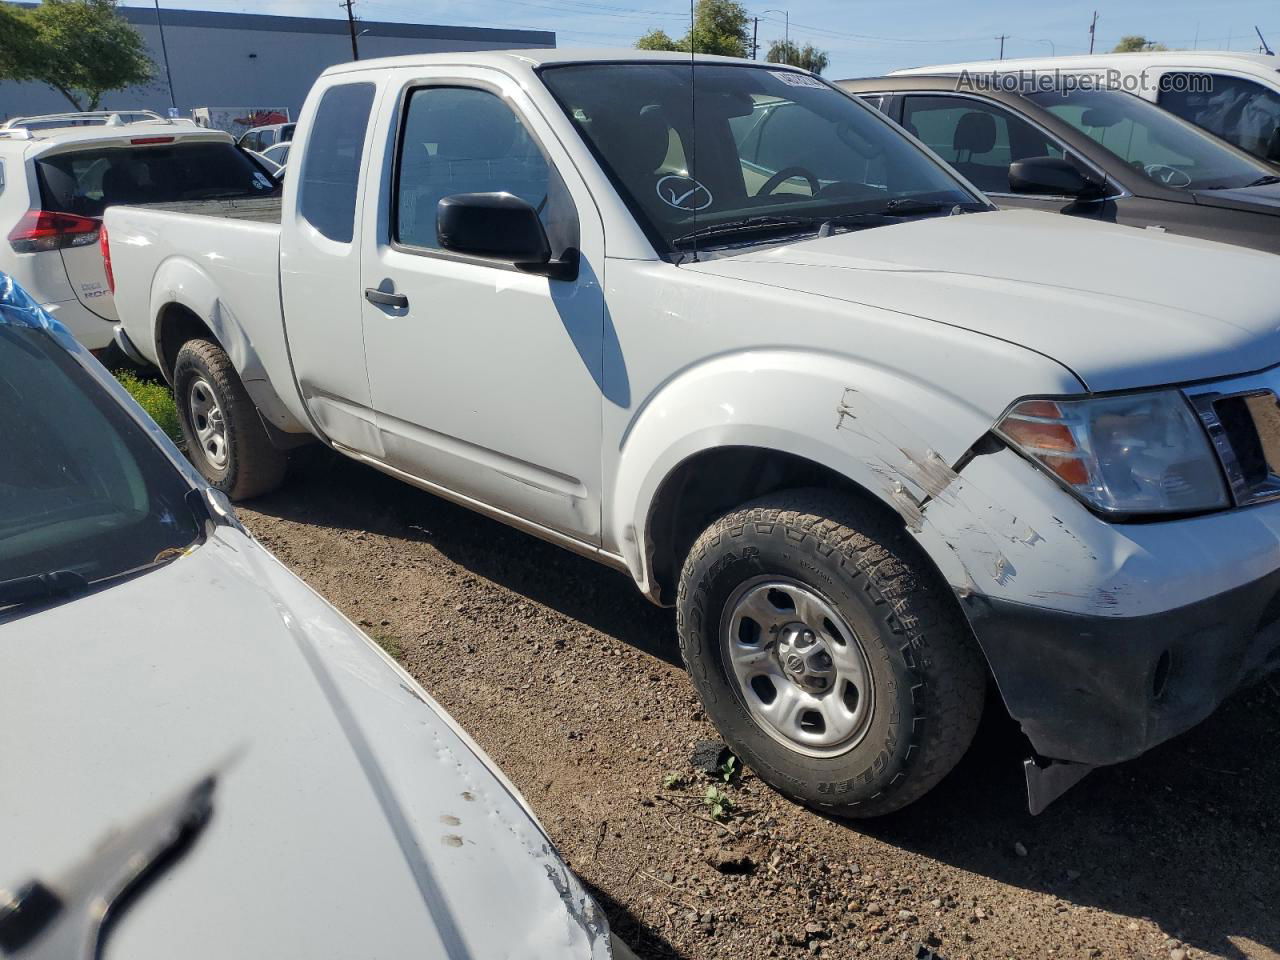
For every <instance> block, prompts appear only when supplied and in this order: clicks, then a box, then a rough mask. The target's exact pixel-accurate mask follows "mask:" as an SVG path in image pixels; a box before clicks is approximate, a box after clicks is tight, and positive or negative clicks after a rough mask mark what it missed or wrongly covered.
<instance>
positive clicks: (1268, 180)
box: [1197, 173, 1280, 190]
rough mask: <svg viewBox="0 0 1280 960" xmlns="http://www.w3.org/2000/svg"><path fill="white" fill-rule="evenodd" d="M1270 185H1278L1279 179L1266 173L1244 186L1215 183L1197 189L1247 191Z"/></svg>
mask: <svg viewBox="0 0 1280 960" xmlns="http://www.w3.org/2000/svg"><path fill="white" fill-rule="evenodd" d="M1272 183H1280V177H1278V176H1276V175H1275V174H1273V173H1267V174H1263V175H1262V176H1260V177H1259V178H1258V179H1257V180H1254V181H1252V182H1251V183H1245V184H1232V183H1215V184H1212V185H1210V186H1207V187H1198V188H1197V189H1199V190H1247V189H1249V188H1250V187H1265V186H1268V185H1269V184H1272Z"/></svg>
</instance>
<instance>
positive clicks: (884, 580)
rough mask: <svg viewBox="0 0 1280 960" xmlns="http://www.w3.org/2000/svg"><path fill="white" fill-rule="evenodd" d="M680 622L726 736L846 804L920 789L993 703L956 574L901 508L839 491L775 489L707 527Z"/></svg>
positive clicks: (858, 805) (785, 779) (741, 752)
mask: <svg viewBox="0 0 1280 960" xmlns="http://www.w3.org/2000/svg"><path fill="white" fill-rule="evenodd" d="M677 624H678V629H679V634H680V649H681V654H682V656H683V657H684V662H685V665H686V667H687V668H688V670H689V674H690V676H691V677H692V679H693V683H694V686H695V687H696V688H697V690H698V694H699V696H700V697H701V698H702V703H703V705H704V707H705V708H706V711H707V714H708V716H709V717H710V718H711V721H712V722H713V723H714V724H715V725H716V727H717V728H718V729H719V730H720V732H721V734H723V735H724V737H725V740H726V741H727V743H728V744H729V746H730V748H731V749H733V751H734V752H735V753H737V754H738V756H740V757H741V758H742V760H743V761H744V762H745V763H747V764H748V765H749V766H751V767H752V769H754V770H755V771H756V773H757V774H759V776H760V777H761V778H762V779H764V780H765V781H766V782H768V783H769V784H771V785H772V786H773V787H775V788H776V789H778V790H780V791H781V792H782V793H784V794H786V795H788V796H790V797H792V798H793V799H795V800H798V801H799V802H801V803H803V804H806V805H807V806H810V807H814V808H815V809H819V810H822V811H825V812H828V813H832V814H835V815H838V816H846V817H873V816H879V815H881V814H885V813H890V812H892V811H894V810H897V809H900V808H901V807H904V806H906V805H907V804H909V803H912V802H913V801H915V800H917V799H919V798H920V797H921V796H923V795H924V794H925V793H927V792H928V791H929V790H930V789H931V788H932V787H933V786H934V785H935V784H937V782H938V781H939V780H941V779H942V778H943V777H944V776H945V775H946V774H947V773H948V772H949V771H950V770H951V769H952V768H953V767H954V766H955V765H956V763H958V762H959V760H960V758H961V757H962V756H963V755H964V752H965V750H966V749H967V748H968V746H969V743H970V742H971V741H972V739H973V735H974V732H975V730H976V729H977V726H978V720H979V718H980V717H981V714H982V705H983V700H984V697H985V693H986V672H985V667H984V664H983V661H982V656H981V653H980V652H979V651H978V649H977V646H976V643H975V642H974V640H973V638H972V636H971V634H970V633H969V631H968V628H967V626H966V624H965V623H964V621H963V619H962V616H961V614H960V611H959V610H958V609H957V608H956V606H955V602H954V600H953V599H952V598H951V597H950V596H949V595H948V593H947V589H946V587H945V585H944V584H942V583H941V582H940V581H939V578H938V576H937V575H936V573H935V572H934V571H933V569H932V568H931V567H930V566H929V564H928V562H927V561H926V559H925V558H924V556H923V554H922V553H921V551H920V549H919V547H917V546H916V544H915V543H914V542H913V541H912V540H911V539H910V538H909V537H908V536H907V534H906V533H905V531H903V530H902V527H901V525H900V524H898V523H895V522H894V519H893V518H892V517H891V516H889V515H886V514H883V513H882V512H881V511H879V510H878V509H875V508H874V507H872V508H867V507H866V506H865V505H861V504H858V503H857V501H855V500H852V499H850V498H849V497H847V496H842V495H840V494H838V493H835V492H832V491H827V490H797V491H784V492H780V493H775V494H770V495H768V496H766V497H763V498H761V499H759V500H756V501H754V502H753V503H750V504H747V505H746V506H743V507H741V508H739V509H737V510H735V511H734V512H732V513H730V514H728V515H727V516H725V517H722V518H721V519H719V520H717V521H716V522H715V523H713V524H712V525H711V526H710V527H708V528H707V529H706V531H704V532H703V534H702V535H701V536H700V537H699V538H698V539H697V541H696V542H695V543H694V545H693V548H692V549H691V550H690V553H689V556H688V559H687V560H686V561H685V565H684V569H683V571H682V573H681V577H680V587H679V597H678V600H677Z"/></svg>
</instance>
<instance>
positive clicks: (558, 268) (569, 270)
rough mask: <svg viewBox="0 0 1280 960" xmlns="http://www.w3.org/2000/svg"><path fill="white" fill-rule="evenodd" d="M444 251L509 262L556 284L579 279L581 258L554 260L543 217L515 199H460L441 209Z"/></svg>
mask: <svg viewBox="0 0 1280 960" xmlns="http://www.w3.org/2000/svg"><path fill="white" fill-rule="evenodd" d="M436 234H437V236H438V237H439V239H440V246H441V247H442V248H443V249H445V250H452V251H454V252H455V253H465V254H470V255H471V256H476V257H489V258H492V259H496V260H509V261H511V262H512V263H513V264H514V265H515V266H516V267H517V268H518V269H520V270H525V271H527V272H529V273H539V274H543V275H544V276H548V277H551V278H553V279H556V280H571V279H573V278H574V277H576V276H577V275H578V265H577V260H576V257H566V258H565V259H564V260H552V259H551V244H550V243H549V242H548V241H547V233H546V231H545V230H543V229H542V221H541V220H539V219H538V211H537V210H535V209H534V208H533V206H532V205H530V204H529V203H527V202H526V201H524V200H521V199H520V198H519V197H516V196H513V195H512V194H509V193H457V194H454V195H453V196H451V197H445V198H444V199H443V200H441V201H440V203H439V205H438V206H437V208H436Z"/></svg>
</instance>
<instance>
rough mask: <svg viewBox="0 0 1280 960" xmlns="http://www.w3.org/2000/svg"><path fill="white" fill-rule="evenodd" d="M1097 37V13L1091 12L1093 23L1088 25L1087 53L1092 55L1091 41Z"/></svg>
mask: <svg viewBox="0 0 1280 960" xmlns="http://www.w3.org/2000/svg"><path fill="white" fill-rule="evenodd" d="M1097 37H1098V11H1097V10H1095V11H1093V22H1092V23H1090V24H1089V52H1090V53H1093V41H1094V40H1096V39H1097Z"/></svg>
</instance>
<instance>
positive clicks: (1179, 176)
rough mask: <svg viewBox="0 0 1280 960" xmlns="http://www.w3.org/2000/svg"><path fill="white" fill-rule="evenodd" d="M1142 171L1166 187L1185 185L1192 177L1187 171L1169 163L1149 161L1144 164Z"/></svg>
mask: <svg viewBox="0 0 1280 960" xmlns="http://www.w3.org/2000/svg"><path fill="white" fill-rule="evenodd" d="M1142 172H1143V173H1145V174H1146V175H1147V176H1148V177H1151V178H1152V179H1153V180H1155V181H1157V182H1159V183H1163V184H1164V185H1165V186H1166V187H1185V186H1186V185H1187V184H1189V183H1190V182H1191V177H1189V176H1188V175H1187V173H1186V172H1185V171H1183V170H1179V169H1178V168H1177V167H1171V166H1169V165H1168V164H1167V163H1148V164H1146V165H1145V166H1143V168H1142Z"/></svg>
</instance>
